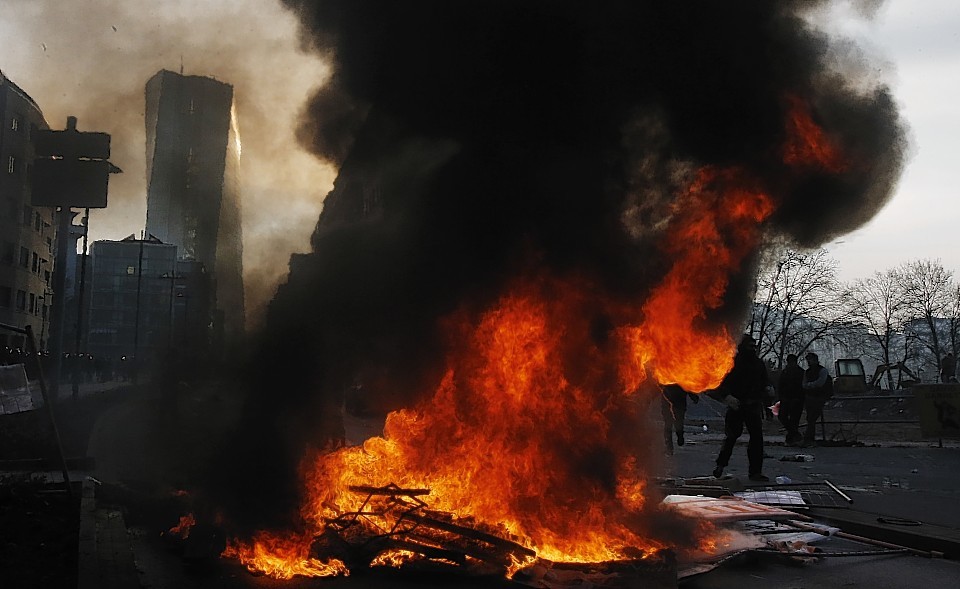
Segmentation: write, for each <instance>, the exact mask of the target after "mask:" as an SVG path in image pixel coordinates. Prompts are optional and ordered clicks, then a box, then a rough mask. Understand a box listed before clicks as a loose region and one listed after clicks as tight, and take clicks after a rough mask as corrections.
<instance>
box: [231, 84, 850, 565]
mask: <svg viewBox="0 0 960 589" xmlns="http://www.w3.org/2000/svg"><path fill="white" fill-rule="evenodd" d="M790 104H791V106H792V109H791V115H790V119H789V120H788V122H787V131H788V134H789V137H790V139H789V140H788V142H787V145H786V147H785V149H784V159H785V161H786V162H787V163H788V164H790V165H804V166H806V165H814V164H815V165H819V166H822V167H824V168H828V169H833V168H836V167H837V166H840V162H842V159H841V157H840V155H839V151H837V150H836V148H835V147H834V146H833V144H832V143H830V142H829V141H828V140H827V139H826V138H825V135H824V133H823V131H822V130H821V129H820V128H819V127H817V126H816V124H815V123H814V122H813V120H812V118H811V117H810V114H809V110H808V109H807V108H806V107H805V106H804V105H803V103H802V102H800V101H799V100H796V99H790ZM774 208H775V201H774V199H773V198H772V197H771V196H770V195H769V194H768V193H767V191H766V189H765V187H764V186H762V185H761V184H760V182H759V181H758V180H756V178H755V177H754V176H753V175H751V174H750V173H749V171H747V170H743V169H740V168H736V167H729V168H715V167H707V168H704V169H702V170H700V171H699V173H698V174H697V175H696V177H695V179H694V181H693V182H692V183H691V186H690V187H689V189H688V190H687V191H686V192H685V193H684V194H683V195H680V196H679V197H678V198H677V201H676V205H675V207H674V210H673V211H672V216H671V218H670V221H669V227H668V230H667V231H665V235H666V238H665V240H664V242H663V243H662V249H663V253H664V254H665V255H667V256H668V257H669V259H670V260H671V261H672V262H671V265H670V266H669V268H668V269H667V271H666V273H665V275H664V277H663V278H662V280H661V281H660V282H659V284H657V285H656V286H655V287H654V288H653V289H652V290H651V291H650V294H649V296H648V297H647V298H646V300H644V301H623V300H616V299H614V298H613V297H610V296H609V295H606V294H604V291H603V289H601V288H597V287H595V285H593V284H592V283H591V281H590V280H589V279H587V278H585V277H583V276H566V277H557V276H547V275H544V274H538V273H534V274H533V275H532V276H528V277H525V278H524V279H518V280H516V281H515V282H514V283H513V284H511V285H510V287H509V288H508V289H506V291H505V293H504V294H503V295H502V297H501V298H500V299H499V301H498V302H497V304H496V305H494V306H492V307H491V308H489V309H487V310H486V311H485V312H483V313H481V314H480V315H479V316H474V315H471V314H470V313H469V312H468V311H460V312H457V313H454V314H453V315H452V316H450V317H448V319H447V320H446V321H445V323H444V327H445V330H446V333H447V334H448V339H449V343H448V346H447V356H446V357H445V358H444V362H445V372H444V375H443V377H442V379H441V380H440V382H439V383H438V385H437V387H436V389H435V391H433V394H432V396H430V397H429V398H428V399H427V400H426V401H424V402H423V403H421V404H420V405H418V406H416V407H414V408H410V409H404V410H400V411H395V412H393V413H391V414H389V415H388V416H387V420H386V424H385V427H384V433H383V436H382V437H374V438H371V439H368V440H367V441H365V442H364V443H363V445H362V446H360V447H352V448H343V449H340V450H338V451H336V452H333V453H327V454H324V453H321V452H319V451H315V452H312V453H308V455H307V456H305V458H304V460H303V465H302V475H303V477H304V486H305V496H306V501H305V503H304V505H303V506H302V508H301V515H302V517H303V519H304V521H305V523H306V525H307V527H308V528H309V527H312V528H313V529H314V531H315V532H316V533H319V532H320V531H322V530H323V528H324V525H325V522H326V521H327V520H328V519H330V518H336V517H337V516H338V515H340V514H342V513H345V512H356V511H358V510H360V509H361V508H362V506H363V505H362V504H363V501H364V499H365V496H364V495H362V494H356V493H352V492H351V491H350V487H353V486H376V487H384V486H387V485H391V484H395V485H397V486H399V487H401V488H423V489H429V490H430V494H429V496H427V497H425V498H424V499H425V501H426V502H427V503H428V504H429V505H430V508H431V509H436V510H440V511H445V512H449V513H451V514H453V515H454V516H455V517H459V518H471V521H481V522H484V523H485V524H486V525H487V526H488V527H490V526H492V527H495V528H497V529H498V530H499V533H500V534H501V535H502V536H503V537H505V538H509V539H512V540H514V541H516V542H519V543H521V544H523V545H525V546H527V547H528V548H532V549H533V550H535V551H536V553H537V555H538V556H539V557H540V558H546V559H549V560H556V561H580V562H599V561H607V560H617V559H621V558H626V557H635V556H636V554H638V553H641V554H652V553H654V552H655V551H657V550H659V549H661V548H665V547H667V545H668V544H669V543H670V542H669V541H667V540H665V539H661V538H658V537H657V536H656V534H655V533H653V531H652V530H651V529H649V522H650V521H651V518H649V515H650V514H651V512H653V511H655V510H657V509H658V506H657V502H656V501H651V491H650V489H649V488H648V485H647V481H648V480H649V475H650V474H651V473H650V472H648V470H647V469H648V468H649V466H648V465H646V464H644V463H643V460H641V459H639V458H638V456H643V455H644V448H643V447H641V444H643V440H644V436H645V435H646V434H644V432H642V431H640V427H641V426H640V421H641V414H642V411H643V410H644V408H645V407H646V404H647V403H649V402H650V401H651V400H652V399H653V398H655V397H654V395H653V394H651V391H654V390H656V387H655V386H652V385H653V384H656V383H661V384H668V383H677V384H679V385H680V386H682V387H683V388H685V389H687V390H690V391H703V390H707V389H710V388H714V387H716V386H717V385H718V384H719V383H720V381H721V380H722V378H723V376H724V375H725V374H726V373H727V372H728V371H729V369H730V367H731V366H732V358H733V355H734V351H735V343H734V341H733V339H732V338H731V336H730V334H729V333H728V331H727V329H726V327H725V326H723V325H720V324H716V323H711V322H710V321H709V315H710V314H709V311H710V310H712V309H717V308H719V307H720V306H721V304H723V300H724V295H725V293H726V290H727V287H728V284H729V280H730V277H731V276H733V275H735V274H736V273H737V272H739V271H741V269H742V266H743V264H744V262H745V261H746V260H747V259H748V258H749V256H751V255H753V254H754V253H755V252H756V249H757V247H758V245H759V243H760V240H761V238H762V231H763V227H762V226H763V222H764V221H765V220H766V219H768V218H769V217H770V216H771V215H772V214H773V212H774ZM598 325H612V326H613V328H612V329H609V330H605V331H604V330H603V329H599V330H598V327H597V326H598ZM651 376H652V381H651ZM643 391H646V394H638V393H639V392H643ZM713 534H714V531H713V528H712V526H710V525H708V524H706V523H701V524H700V525H699V526H697V531H696V532H695V533H694V535H695V536H696V537H695V538H692V539H691V541H692V545H691V546H700V547H701V548H709V547H711V546H713V545H714V544H716V542H717V541H718V540H717V539H716V538H714V537H713ZM311 537H312V535H311V534H310V533H306V534H304V535H303V536H301V537H294V538H291V539H287V540H282V539H280V538H279V537H277V536H273V535H269V534H265V535H261V536H258V537H257V538H255V539H254V541H253V542H252V544H239V543H237V544H235V545H233V546H232V547H231V548H229V549H228V551H227V552H228V553H229V554H230V555H233V556H235V557H237V558H240V559H241V561H243V562H244V563H245V564H247V565H248V566H250V567H252V568H257V569H258V570H262V571H264V572H267V573H268V574H272V575H274V576H282V577H284V578H287V577H288V576H289V575H293V574H310V575H313V574H338V573H342V574H345V573H346V569H345V567H343V564H342V563H340V562H339V561H331V563H327V564H323V563H320V562H319V561H317V560H316V559H315V558H311V557H310V553H309V546H310V539H311ZM226 554H227V553H225V555H226ZM407 557H408V555H405V554H402V553H397V554H390V555H387V556H384V557H383V558H382V559H381V561H382V562H391V563H397V562H402V560H403V558H407ZM302 571H303V572H302ZM317 571H322V573H318V572H317Z"/></svg>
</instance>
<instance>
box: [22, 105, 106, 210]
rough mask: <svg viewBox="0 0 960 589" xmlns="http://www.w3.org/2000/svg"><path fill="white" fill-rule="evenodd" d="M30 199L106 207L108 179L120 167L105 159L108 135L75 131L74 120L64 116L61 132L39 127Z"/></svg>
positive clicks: (44, 203)
mask: <svg viewBox="0 0 960 589" xmlns="http://www.w3.org/2000/svg"><path fill="white" fill-rule="evenodd" d="M33 150H34V155H35V156H36V159H34V162H33V169H32V172H31V179H32V181H33V187H32V191H31V199H30V200H31V202H32V204H33V206H36V207H65V208H69V207H79V208H85V209H102V208H104V207H106V206H107V181H108V179H109V177H110V174H112V173H115V172H119V171H120V169H119V168H117V167H115V166H114V165H113V164H111V163H110V162H108V161H107V158H109V157H110V135H108V134H107V133H91V132H80V131H77V119H76V118H75V117H68V118H67V128H66V129H65V130H63V131H51V130H49V129H42V130H39V131H37V132H36V133H35V134H34V136H33Z"/></svg>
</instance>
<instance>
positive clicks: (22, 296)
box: [17, 290, 27, 311]
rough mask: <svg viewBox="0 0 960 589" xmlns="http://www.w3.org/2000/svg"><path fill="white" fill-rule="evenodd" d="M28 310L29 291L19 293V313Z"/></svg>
mask: <svg viewBox="0 0 960 589" xmlns="http://www.w3.org/2000/svg"><path fill="white" fill-rule="evenodd" d="M26 308H27V291H25V290H18V291H17V311H24V310H26Z"/></svg>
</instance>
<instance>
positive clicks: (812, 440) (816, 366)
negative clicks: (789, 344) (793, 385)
mask: <svg viewBox="0 0 960 589" xmlns="http://www.w3.org/2000/svg"><path fill="white" fill-rule="evenodd" d="M804 358H806V360H807V369H806V370H805V371H804V373H803V406H804V409H805V410H806V412H807V429H806V430H804V432H803V443H802V444H801V446H803V447H804V448H807V447H810V446H815V445H816V437H817V422H818V421H820V418H821V417H823V405H824V404H825V403H826V402H827V399H828V398H829V397H830V392H829V391H830V388H831V386H830V385H831V384H832V383H831V382H828V381H830V373H829V372H827V369H826V368H824V367H823V366H820V357H819V356H817V355H816V354H814V353H813V352H810V353H809V354H807V355H806V356H804Z"/></svg>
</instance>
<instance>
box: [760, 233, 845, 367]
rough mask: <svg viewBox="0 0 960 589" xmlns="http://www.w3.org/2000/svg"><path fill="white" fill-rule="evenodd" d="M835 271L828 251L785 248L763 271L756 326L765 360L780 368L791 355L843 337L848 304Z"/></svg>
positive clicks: (761, 354) (834, 265)
mask: <svg viewBox="0 0 960 589" xmlns="http://www.w3.org/2000/svg"><path fill="white" fill-rule="evenodd" d="M836 267H837V264H836V261H835V260H833V259H832V258H831V257H830V256H829V254H828V252H827V251H826V250H825V249H822V248H821V249H818V250H813V251H809V252H804V251H799V250H794V249H790V248H784V249H782V250H780V252H779V255H778V256H776V257H774V258H773V259H772V260H771V261H770V262H769V263H768V264H767V265H766V267H765V269H763V270H762V271H761V272H760V274H759V276H758V278H757V293H756V297H755V301H756V302H755V303H754V315H753V321H752V326H753V330H754V334H755V337H756V338H757V341H758V342H759V349H758V352H759V353H760V356H761V357H764V356H772V357H774V358H776V359H777V362H778V365H779V366H782V365H783V360H784V358H785V357H786V355H787V354H788V353H795V354H797V355H800V354H802V353H803V352H804V351H806V350H807V349H809V348H810V346H811V344H813V343H814V342H818V341H822V342H826V341H830V340H834V341H835V340H836V339H837V338H839V337H841V334H842V333H843V329H842V327H843V325H844V323H845V321H847V319H848V315H849V305H848V304H846V302H845V301H846V298H847V291H846V289H845V288H844V287H843V286H842V285H841V284H840V283H839V282H838V280H837V271H836Z"/></svg>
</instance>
